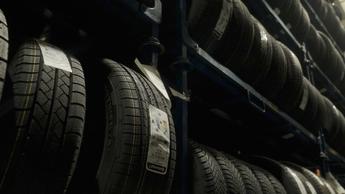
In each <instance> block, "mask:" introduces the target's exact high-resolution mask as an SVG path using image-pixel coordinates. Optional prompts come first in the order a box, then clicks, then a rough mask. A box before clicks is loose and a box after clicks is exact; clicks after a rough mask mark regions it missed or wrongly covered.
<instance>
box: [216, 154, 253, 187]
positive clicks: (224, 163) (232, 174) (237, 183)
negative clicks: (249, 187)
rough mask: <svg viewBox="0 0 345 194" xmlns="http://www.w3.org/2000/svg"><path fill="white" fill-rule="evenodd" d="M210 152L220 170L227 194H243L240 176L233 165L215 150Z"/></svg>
mask: <svg viewBox="0 0 345 194" xmlns="http://www.w3.org/2000/svg"><path fill="white" fill-rule="evenodd" d="M210 152H211V153H212V155H213V156H214V157H215V159H216V160H217V162H218V164H219V166H220V168H221V170H222V173H223V176H224V179H225V182H226V186H227V193H228V194H245V193H246V188H245V186H244V183H243V180H242V178H241V174H240V173H239V171H238V170H237V169H236V167H235V165H234V164H233V163H232V162H231V161H230V160H228V159H227V158H226V156H225V155H224V154H223V153H221V152H218V151H215V150H211V151H210Z"/></svg>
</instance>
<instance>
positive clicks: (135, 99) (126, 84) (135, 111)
mask: <svg viewBox="0 0 345 194" xmlns="http://www.w3.org/2000/svg"><path fill="white" fill-rule="evenodd" d="M103 63H105V65H106V66H107V67H108V69H109V74H108V75H107V80H106V83H105V107H106V110H105V113H106V130H105V131H106V133H105V134H106V136H105V137H104V147H103V153H102V158H101V161H100V165H99V167H98V172H97V176H96V180H97V184H98V188H99V191H100V193H103V194H107V193H109V194H113V193H128V194H130V193H151V194H154V193H169V192H170V188H171V185H172V181H173V178H174V171H175V163H176V139H175V128H174V125H173V120H172V117H171V113H170V106H169V105H168V103H167V102H166V101H165V99H164V98H163V96H161V94H160V93H159V92H158V90H157V89H156V88H155V87H154V86H153V85H152V84H151V83H150V82H149V81H148V80H147V79H145V78H144V77H143V76H141V75H139V74H137V73H136V72H134V71H132V70H130V69H128V68H126V67H125V66H123V65H120V64H118V63H116V62H114V61H111V60H104V61H103ZM150 107H156V108H158V109H160V110H161V111H163V112H165V113H166V114H167V117H168V122H169V123H168V125H167V127H169V129H170V133H169V134H170V137H166V138H167V139H168V140H167V141H169V142H170V146H169V147H167V148H166V149H168V150H169V153H166V154H167V155H164V156H163V155H161V156H162V157H165V158H166V159H165V160H164V161H162V162H164V164H161V167H160V168H159V169H162V171H160V172H159V173H155V172H152V171H150V170H148V167H149V166H147V165H149V164H146V163H147V161H149V159H150V158H149V157H148V154H149V149H150V141H151V140H152V138H151V134H150V131H151V129H150V123H151V120H150ZM166 143H167V142H164V144H162V143H160V145H162V146H164V145H167V144H166ZM159 151H161V150H159ZM151 159H152V158H151ZM157 165H158V164H157ZM163 165H165V166H163ZM164 168H165V169H164ZM159 169H158V170H159ZM164 170H165V171H166V172H164Z"/></svg>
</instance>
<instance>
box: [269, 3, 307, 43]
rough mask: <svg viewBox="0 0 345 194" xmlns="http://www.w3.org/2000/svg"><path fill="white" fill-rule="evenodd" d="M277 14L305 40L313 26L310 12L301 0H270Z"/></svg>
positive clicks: (292, 30) (295, 33) (299, 38)
mask: <svg viewBox="0 0 345 194" xmlns="http://www.w3.org/2000/svg"><path fill="white" fill-rule="evenodd" d="M267 2H268V3H269V4H270V5H271V7H272V8H273V9H274V11H275V12H276V13H277V15H278V16H279V17H280V18H281V19H282V20H283V21H284V23H285V24H286V26H287V27H288V28H289V29H290V30H291V32H292V33H293V34H294V35H295V36H296V38H297V39H298V40H299V41H300V42H305V40H306V38H307V36H308V34H309V30H310V27H311V23H310V18H309V15H308V12H307V11H306V10H305V9H304V7H303V5H302V4H301V2H300V1H299V0H286V1H279V0H268V1H267Z"/></svg>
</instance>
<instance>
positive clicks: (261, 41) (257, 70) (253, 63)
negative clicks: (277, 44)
mask: <svg viewBox="0 0 345 194" xmlns="http://www.w3.org/2000/svg"><path fill="white" fill-rule="evenodd" d="M253 20H254V21H255V22H254V39H253V45H252V49H251V50H250V52H249V55H248V58H247V60H246V62H245V64H243V66H242V71H241V74H242V77H243V79H244V80H246V82H247V83H249V84H252V85H253V86H254V87H255V86H257V85H258V83H260V82H262V81H263V80H264V79H265V78H266V76H267V74H268V72H269V70H270V67H271V63H272V53H273V51H272V50H273V49H272V40H271V36H270V35H269V33H268V32H267V31H266V29H265V28H264V27H263V26H262V25H261V24H260V22H259V21H256V20H255V19H254V18H253Z"/></svg>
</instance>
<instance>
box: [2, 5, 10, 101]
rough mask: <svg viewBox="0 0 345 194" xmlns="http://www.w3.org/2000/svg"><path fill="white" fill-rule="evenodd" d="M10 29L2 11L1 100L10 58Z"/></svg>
mask: <svg viewBox="0 0 345 194" xmlns="http://www.w3.org/2000/svg"><path fill="white" fill-rule="evenodd" d="M8 38H9V37H8V29H7V22H6V18H5V15H4V13H3V12H2V11H1V10H0V100H1V97H2V91H3V88H4V81H5V76H6V67H7V58H8Z"/></svg>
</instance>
